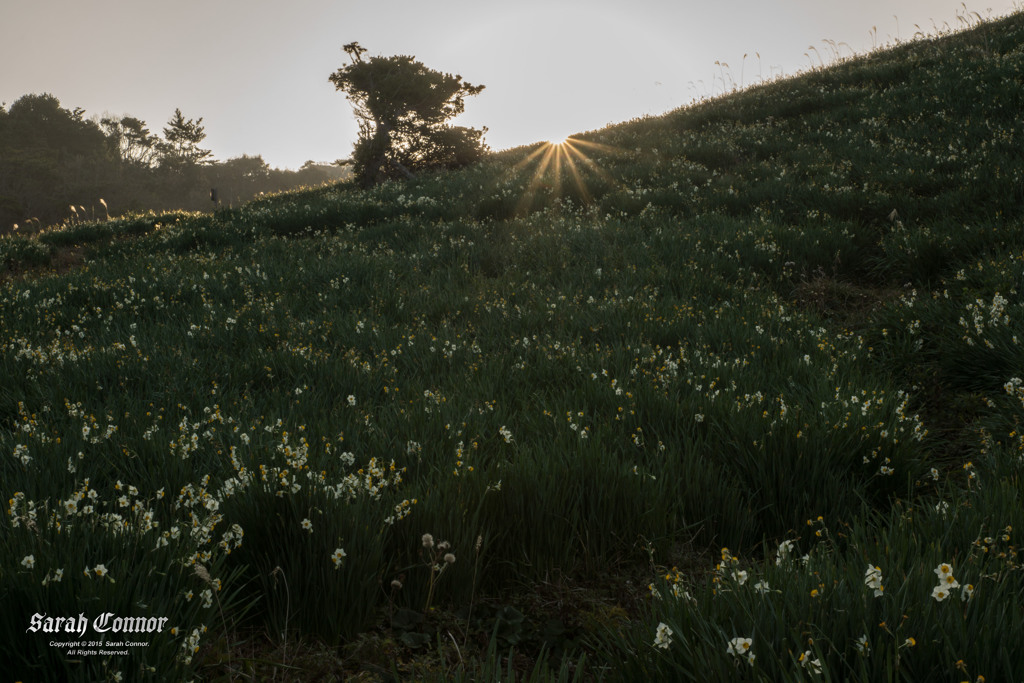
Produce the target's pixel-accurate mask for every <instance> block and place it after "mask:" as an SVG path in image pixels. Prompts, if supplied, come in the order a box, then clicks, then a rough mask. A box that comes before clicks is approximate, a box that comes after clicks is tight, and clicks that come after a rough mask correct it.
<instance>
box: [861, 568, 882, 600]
mask: <svg viewBox="0 0 1024 683" xmlns="http://www.w3.org/2000/svg"><path fill="white" fill-rule="evenodd" d="M864 585H865V586H867V587H868V588H871V589H872V590H873V591H874V594H875V597H876V598H879V597H881V596H882V593H883V592H884V591H885V587H884V586H883V585H882V568H881V567H875V566H873V565H870V564H869V565H868V569H867V571H866V572H864Z"/></svg>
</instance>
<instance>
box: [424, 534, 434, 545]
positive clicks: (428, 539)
mask: <svg viewBox="0 0 1024 683" xmlns="http://www.w3.org/2000/svg"><path fill="white" fill-rule="evenodd" d="M421 540H422V541H423V547H424V548H433V547H434V537H433V536H432V535H431V534H423V538H422V539H421Z"/></svg>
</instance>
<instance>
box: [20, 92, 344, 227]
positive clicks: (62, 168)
mask: <svg viewBox="0 0 1024 683" xmlns="http://www.w3.org/2000/svg"><path fill="white" fill-rule="evenodd" d="M201 122H202V118H200V119H198V120H193V119H186V118H185V117H184V116H183V115H182V114H181V112H180V110H178V111H176V112H175V114H174V116H172V117H171V119H170V121H169V122H168V125H167V127H166V128H165V129H164V135H165V137H160V136H158V135H155V134H153V133H151V132H150V130H149V128H148V127H147V126H146V123H145V121H142V120H140V119H137V118H135V117H132V116H122V117H120V118H118V117H105V118H102V119H99V120H98V121H97V120H96V119H95V118H94V119H87V118H85V112H84V110H82V109H77V108H76V109H74V110H69V109H65V108H63V107H62V106H61V105H60V102H59V100H57V98H55V97H53V96H52V95H25V96H24V97H22V98H20V99H18V100H17V101H15V102H14V103H13V104H12V105H11V107H10V110H9V111H8V110H5V109H4V108H2V107H0V234H7V233H9V232H12V231H13V228H14V226H15V225H17V226H18V228H19V230H20V232H22V233H33V232H38V231H39V230H41V229H42V228H43V227H45V226H50V225H54V224H73V223H81V222H83V221H87V220H102V219H107V218H110V217H111V216H114V215H119V214H122V213H127V212H131V211H140V210H147V209H148V210H163V209H190V210H197V209H206V208H209V207H210V206H211V204H210V189H211V188H217V190H218V196H219V198H220V200H221V202H222V203H224V204H239V203H241V202H242V201H246V200H249V199H251V198H253V197H256V196H258V195H259V194H260V193H269V192H279V191H282V190H285V189H288V188H294V187H299V186H315V185H320V184H323V183H325V182H327V181H330V180H338V179H341V178H343V177H344V176H345V175H346V174H347V172H346V171H345V170H344V169H341V168H338V167H336V166H331V165H321V164H316V163H314V162H312V161H310V162H307V163H306V164H305V165H304V166H303V167H302V168H301V169H299V170H298V171H287V170H280V169H271V168H269V166H268V165H267V164H266V162H264V161H263V159H262V157H259V156H257V157H246V156H243V157H239V158H237V159H228V160H226V161H222V162H214V161H212V160H211V159H210V152H209V150H205V149H203V148H202V147H200V143H201V142H202V140H203V139H204V138H205V132H204V130H203V127H202V126H201V125H200V124H201Z"/></svg>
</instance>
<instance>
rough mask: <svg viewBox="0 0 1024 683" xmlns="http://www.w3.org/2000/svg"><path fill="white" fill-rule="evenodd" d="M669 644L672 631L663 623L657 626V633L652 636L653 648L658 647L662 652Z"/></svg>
mask: <svg viewBox="0 0 1024 683" xmlns="http://www.w3.org/2000/svg"><path fill="white" fill-rule="evenodd" d="M671 644H672V629H671V628H669V626H668V624H666V623H664V622H662V623H660V624H658V631H657V632H656V633H655V635H654V647H660V648H661V649H662V650H667V649H668V648H669V646H670V645H671Z"/></svg>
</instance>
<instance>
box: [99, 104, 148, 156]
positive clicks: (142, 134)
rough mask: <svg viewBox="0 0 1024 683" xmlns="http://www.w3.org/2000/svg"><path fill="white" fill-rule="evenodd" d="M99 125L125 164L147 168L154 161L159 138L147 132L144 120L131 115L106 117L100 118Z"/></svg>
mask: <svg viewBox="0 0 1024 683" xmlns="http://www.w3.org/2000/svg"><path fill="white" fill-rule="evenodd" d="M100 126H101V127H102V128H103V131H104V132H105V133H106V135H107V139H108V140H110V144H111V147H113V149H114V151H115V153H116V154H117V156H118V158H119V159H121V160H122V161H124V162H125V163H126V164H129V165H134V166H142V167H145V168H149V167H150V166H152V165H153V162H155V161H156V157H157V152H158V150H159V143H160V138H158V137H157V136H156V135H153V134H152V133H150V132H149V129H148V128H146V122H145V121H142V120H140V119H137V118H135V117H133V116H122V117H121V118H120V119H115V118H112V117H106V118H103V119H101V120H100Z"/></svg>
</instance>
